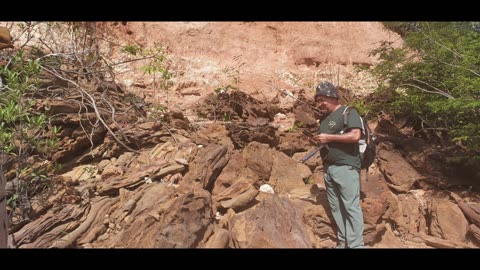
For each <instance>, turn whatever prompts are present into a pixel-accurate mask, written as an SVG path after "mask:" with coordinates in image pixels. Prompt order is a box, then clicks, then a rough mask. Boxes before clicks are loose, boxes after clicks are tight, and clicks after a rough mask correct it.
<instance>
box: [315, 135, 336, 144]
mask: <svg viewBox="0 0 480 270" xmlns="http://www.w3.org/2000/svg"><path fill="white" fill-rule="evenodd" d="M330 136H331V135H330V134H325V133H320V134H318V135H316V136H313V137H312V141H314V142H315V143H317V144H318V143H320V144H322V143H323V144H325V143H329V142H331V140H330Z"/></svg>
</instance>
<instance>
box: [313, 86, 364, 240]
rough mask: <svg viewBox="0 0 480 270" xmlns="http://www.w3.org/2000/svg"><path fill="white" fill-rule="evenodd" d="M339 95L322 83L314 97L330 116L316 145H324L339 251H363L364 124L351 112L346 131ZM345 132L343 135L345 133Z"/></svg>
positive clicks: (330, 200)
mask: <svg viewBox="0 0 480 270" xmlns="http://www.w3.org/2000/svg"><path fill="white" fill-rule="evenodd" d="M338 98H339V96H338V93H337V89H336V88H335V86H334V85H333V84H332V83H330V82H326V81H325V82H322V83H320V84H319V85H318V86H317V91H316V93H315V103H316V106H317V107H318V108H319V109H321V110H326V111H327V113H328V115H327V116H326V117H325V118H324V119H323V120H322V121H321V122H320V129H319V135H316V136H314V137H312V140H313V141H314V142H315V143H320V144H324V145H326V146H328V147H323V148H322V150H321V151H320V154H321V156H322V160H323V177H324V179H325V186H326V189H327V197H328V203H329V205H330V209H331V211H332V215H333V218H334V219H335V223H336V224H337V238H338V239H337V241H338V246H337V247H339V248H363V247H364V243H363V213H362V209H361V207H360V154H359V148H358V141H359V140H360V137H361V135H362V130H361V129H362V123H361V120H360V115H359V114H358V112H357V110H355V109H352V110H351V112H350V114H349V116H348V124H347V126H346V127H345V126H344V121H343V112H344V111H345V108H346V107H345V106H343V105H341V104H339V103H338ZM342 130H344V132H342Z"/></svg>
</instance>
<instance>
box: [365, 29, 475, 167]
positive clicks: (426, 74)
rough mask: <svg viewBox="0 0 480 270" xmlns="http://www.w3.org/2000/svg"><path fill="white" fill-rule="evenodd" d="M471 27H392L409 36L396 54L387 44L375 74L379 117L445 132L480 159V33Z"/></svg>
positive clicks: (374, 108)
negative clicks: (398, 118)
mask: <svg viewBox="0 0 480 270" xmlns="http://www.w3.org/2000/svg"><path fill="white" fill-rule="evenodd" d="M478 25H479V24H478V23H472V22H405V23H401V22H390V23H385V26H386V27H387V28H389V29H391V30H393V31H396V32H397V33H400V34H401V35H403V36H404V45H403V47H401V48H395V47H394V46H393V44H392V43H391V42H383V43H382V45H381V46H380V47H379V48H377V49H375V50H373V51H372V52H371V55H375V56H378V57H379V60H380V62H379V64H378V65H377V66H376V67H374V68H373V69H372V73H373V74H374V75H375V76H376V77H377V79H378V80H379V85H380V86H379V88H378V89H377V91H376V93H375V95H374V96H375V100H376V101H377V102H376V103H374V104H372V106H371V110H372V111H374V112H377V113H378V112H380V111H385V112H389V113H393V114H395V115H396V116H403V117H407V118H409V119H413V121H414V124H415V125H416V126H417V127H420V128H428V129H433V130H446V131H448V134H449V135H450V136H451V139H452V140H453V141H455V142H457V143H460V144H462V145H463V146H465V147H466V148H467V149H469V150H471V153H472V154H473V155H474V156H477V157H478V156H479V155H480V153H479V152H478V150H476V149H479V147H480V132H479V130H480V129H479V128H480V120H479V117H480V101H479V97H480V33H479V32H478V30H477V28H478Z"/></svg>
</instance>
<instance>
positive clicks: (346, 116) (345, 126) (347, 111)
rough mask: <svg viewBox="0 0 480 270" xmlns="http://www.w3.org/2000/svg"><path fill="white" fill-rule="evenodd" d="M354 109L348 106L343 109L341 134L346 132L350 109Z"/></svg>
mask: <svg viewBox="0 0 480 270" xmlns="http://www.w3.org/2000/svg"><path fill="white" fill-rule="evenodd" d="M351 110H352V107H350V106H346V107H345V110H343V113H342V115H343V129H342V130H341V131H340V134H343V133H345V131H346V130H347V124H348V115H349V114H350V111H351Z"/></svg>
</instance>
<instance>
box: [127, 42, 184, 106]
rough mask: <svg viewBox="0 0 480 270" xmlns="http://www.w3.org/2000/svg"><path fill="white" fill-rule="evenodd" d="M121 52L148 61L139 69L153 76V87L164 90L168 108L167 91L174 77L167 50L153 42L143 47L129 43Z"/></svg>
mask: <svg viewBox="0 0 480 270" xmlns="http://www.w3.org/2000/svg"><path fill="white" fill-rule="evenodd" d="M122 52H124V53H126V54H128V55H132V56H135V57H140V59H145V60H148V62H147V63H146V64H145V65H143V66H141V67H140V69H141V70H142V71H143V73H144V74H148V75H150V76H153V84H154V87H155V88H156V87H159V88H160V89H161V90H163V91H165V93H166V96H167V108H168V103H169V100H168V97H169V92H170V88H171V87H172V86H173V78H174V77H175V74H174V73H173V72H172V71H171V70H170V64H171V63H170V61H169V59H168V54H167V51H166V50H165V49H164V48H162V47H161V46H159V45H158V44H157V43H155V44H154V47H153V48H144V47H140V46H138V45H130V44H129V45H125V46H123V47H122Z"/></svg>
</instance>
